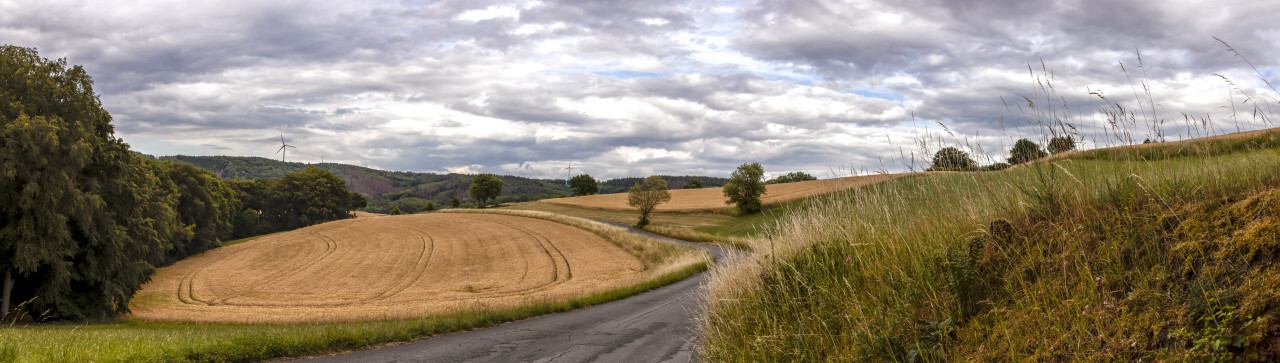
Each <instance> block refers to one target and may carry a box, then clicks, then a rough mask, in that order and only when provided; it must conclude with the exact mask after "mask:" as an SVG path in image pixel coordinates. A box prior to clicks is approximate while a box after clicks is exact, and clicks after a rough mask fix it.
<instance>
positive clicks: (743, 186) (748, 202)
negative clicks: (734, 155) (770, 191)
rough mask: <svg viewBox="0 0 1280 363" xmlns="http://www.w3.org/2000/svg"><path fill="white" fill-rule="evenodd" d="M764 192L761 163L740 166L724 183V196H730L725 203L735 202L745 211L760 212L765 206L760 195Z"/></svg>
mask: <svg viewBox="0 0 1280 363" xmlns="http://www.w3.org/2000/svg"><path fill="white" fill-rule="evenodd" d="M764 193H765V184H764V168H763V167H761V166H760V163H750V164H742V165H741V166H738V169H737V170H734V171H733V175H732V176H730V177H729V183H728V184H725V185H724V196H725V198H729V200H727V201H725V204H735V205H737V207H738V210H740V211H742V212H743V213H755V212H759V211H760V209H761V208H763V205H761V202H760V196H761V195H764Z"/></svg>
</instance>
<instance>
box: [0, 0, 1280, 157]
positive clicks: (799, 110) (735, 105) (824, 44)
mask: <svg viewBox="0 0 1280 363" xmlns="http://www.w3.org/2000/svg"><path fill="white" fill-rule="evenodd" d="M117 5H118V4H113V3H112V2H110V1H107V2H84V1H65V2H59V1H54V2H42V3H39V4H36V3H30V2H27V3H13V2H10V3H2V4H0V24H2V25H0V39H6V41H10V42H13V43H14V44H17V45H22V46H33V47H38V48H39V49H40V51H41V54H42V55H44V56H46V57H67V58H68V61H69V62H70V63H72V64H82V65H84V66H85V67H86V69H87V70H88V71H89V73H90V74H91V75H93V76H94V77H95V81H96V88H95V91H97V92H99V93H102V94H103V102H104V105H105V106H106V108H107V109H108V110H109V111H111V112H112V114H113V115H114V116H115V119H116V124H117V130H118V132H119V134H120V135H121V136H123V137H124V138H125V139H126V140H127V141H130V142H131V143H132V144H133V145H135V148H137V149H139V150H140V151H142V152H146V153H152V154H169V153H206V154H234V155H254V156H267V157H271V156H273V154H272V152H274V150H275V147H273V146H272V145H273V143H274V141H273V140H276V138H278V135H279V134H285V136H286V138H288V139H290V141H291V143H294V144H296V145H298V146H299V148H298V149H297V150H290V159H294V158H295V157H296V158H297V159H296V160H312V161H318V160H319V159H320V157H322V156H323V157H324V158H325V160H327V161H335V162H348V163H353V164H357V165H366V166H374V167H382V168H385V169H396V170H415V171H437V172H443V171H449V170H458V171H472V172H479V171H488V172H501V173H511V174H518V175H525V176H532V177H563V175H562V174H560V173H561V171H560V169H561V168H563V165H564V164H567V163H568V162H569V161H575V162H576V163H575V165H582V167H583V168H584V169H586V170H588V171H589V172H592V173H593V174H595V175H596V176H597V177H605V178H612V177H623V176H642V175H639V174H643V173H666V174H715V175H727V174H728V173H729V171H731V170H732V169H733V168H734V167H736V166H737V165H739V164H741V163H742V162H745V161H753V160H754V161H761V162H763V163H765V165H766V169H767V170H769V171H770V172H771V173H774V172H776V173H784V172H787V171H794V170H803V171H808V172H811V173H814V174H815V175H829V174H833V171H837V170H847V169H849V168H856V169H879V168H886V169H889V170H901V169H903V168H906V167H907V164H909V163H910V160H909V159H910V157H909V155H910V154H911V152H925V151H922V150H915V148H916V147H917V143H916V142H915V141H917V140H920V139H922V138H923V139H925V140H927V141H928V142H927V144H928V146H929V147H930V148H937V147H940V145H949V144H961V145H965V146H966V147H972V149H973V150H974V151H985V153H986V154H990V158H992V159H999V158H1000V157H1001V156H1000V154H1001V153H1002V152H1003V151H1002V149H1003V148H1005V147H1007V145H1010V144H1011V143H1012V139H1014V138H1016V137H1022V136H1027V135H1034V134H1036V133H1040V132H1042V131H1043V128H1042V127H1041V126H1039V125H1037V124H1036V123H1037V122H1040V121H1039V120H1037V119H1036V117H1035V114H1034V113H1035V111H1037V110H1035V109H1031V108H1029V107H1030V106H1028V103H1027V100H1026V99H1023V98H1022V97H1023V96H1026V97H1028V98H1030V100H1031V101H1032V102H1033V103H1035V104H1036V106H1039V107H1045V106H1048V105H1050V104H1056V103H1055V102H1057V103H1060V102H1061V101H1062V100H1065V101H1066V104H1067V105H1068V107H1067V108H1061V107H1058V108H1055V109H1054V110H1057V111H1055V112H1059V113H1060V114H1058V113H1055V114H1054V116H1056V117H1059V118H1060V119H1063V120H1065V121H1066V122H1069V123H1071V124H1072V125H1073V126H1076V127H1077V128H1078V130H1077V132H1079V133H1080V134H1081V135H1082V136H1087V138H1088V139H1090V140H1101V139H1100V137H1101V136H1100V135H1104V134H1106V133H1107V130H1106V129H1105V123H1104V122H1103V121H1100V119H1099V118H1098V117H1097V115H1095V114H1096V110H1097V108H1098V107H1099V106H1105V104H1104V101H1103V100H1101V99H1099V98H1098V97H1096V96H1091V95H1089V92H1091V91H1094V92H1101V93H1102V94H1104V95H1105V96H1106V97H1107V100H1109V102H1118V103H1120V104H1122V105H1123V106H1124V107H1126V108H1128V109H1131V110H1154V111H1149V112H1151V113H1154V114H1157V115H1156V116H1151V117H1153V118H1163V119H1167V120H1173V119H1178V118H1180V113H1181V112H1187V113H1189V114H1192V115H1210V116H1212V117H1214V118H1215V119H1218V120H1226V119H1228V118H1229V115H1226V116H1227V117H1224V115H1223V113H1224V112H1226V111H1224V109H1223V108H1221V107H1219V106H1222V105H1223V104H1225V103H1227V102H1229V100H1228V99H1227V94H1228V90H1227V85H1226V84H1225V82H1223V81H1222V80H1221V79H1218V78H1216V77H1214V76H1213V74H1214V73H1218V74H1222V75H1225V76H1227V77H1229V78H1230V79H1232V80H1233V81H1234V82H1236V84H1237V85H1239V86H1240V87H1241V88H1242V89H1243V91H1244V92H1249V94H1250V95H1252V96H1253V97H1255V98H1257V99H1275V98H1277V97H1280V95H1274V93H1273V92H1270V90H1266V89H1261V88H1260V87H1262V85H1261V83H1262V82H1261V81H1259V80H1258V79H1257V77H1256V75H1254V74H1253V70H1252V69H1250V68H1249V67H1248V66H1247V65H1246V64H1244V62H1243V61H1242V60H1241V59H1240V58H1238V57H1236V56H1235V55H1234V54H1232V53H1230V52H1228V51H1227V50H1226V48H1225V47H1224V46H1223V45H1222V44H1220V43H1219V42H1218V41H1216V40H1214V39H1213V38H1211V36H1218V37H1220V38H1222V39H1224V40H1227V41H1229V42H1231V45H1232V46H1234V47H1235V49H1237V50H1239V51H1240V53H1242V54H1244V55H1246V56H1248V57H1250V59H1252V60H1253V61H1254V62H1255V64H1257V65H1258V66H1259V67H1261V71H1262V72H1263V73H1264V74H1266V75H1267V76H1268V77H1272V82H1273V83H1280V79H1276V78H1275V77H1276V76H1277V72H1276V68H1275V65H1274V64H1270V63H1268V62H1265V61H1264V60H1270V59H1276V58H1278V56H1280V26H1278V25H1276V24H1275V22H1274V19H1273V17H1274V16H1272V15H1271V14H1275V13H1276V12H1277V10H1280V6H1277V5H1275V4H1269V3H1266V2H1244V1H1228V2H1225V3H1224V2H1207V1H1206V2H1197V3H1179V4H1170V3H1167V2H1158V1H1128V2H1112V1H1103V0H1085V1H1043V2H1023V1H975V0H967V1H944V0H909V1H871V2H857V3H853V2H841V1H757V2H751V3H743V4H738V3H736V2H715V1H695V2H686V1H659V2H619V1H517V2H503V1H439V2H427V3H415V2H394V3H376V2H348V1H321V2H316V1H305V2H303V1H287V2H248V1H244V2H238V1H237V2H227V3H217V4H209V5H204V4H199V3H151V2H130V3H129V5H130V6H117ZM1136 51H1141V54H1142V59H1141V62H1139V60H1138V58H1137V54H1136V53H1135V52H1136ZM1041 62H1043V64H1044V65H1043V66H1041ZM1121 63H1123V64H1124V67H1125V70H1126V71H1127V72H1126V71H1121V69H1120V64H1121ZM1140 66H1141V67H1140ZM1029 67H1030V68H1031V69H1028V68H1029ZM1050 81H1051V82H1052V83H1051V84H1052V85H1053V87H1052V89H1050V88H1048V87H1047V85H1048V84H1050V83H1049V82H1050ZM1037 82H1040V83H1037ZM1040 85H1046V86H1045V87H1043V88H1042V87H1041V86H1040ZM1144 85H1145V86H1148V87H1149V88H1150V90H1151V93H1152V96H1153V97H1152V98H1153V99H1155V103H1156V105H1151V104H1149V102H1148V101H1146V100H1145V96H1142V97H1134V95H1133V93H1134V89H1142V87H1143V86H1144ZM1046 91H1052V93H1051V94H1046V93H1045V92H1046ZM1268 95H1270V96H1268ZM1266 97H1271V98H1266ZM1002 98H1003V99H1004V102H1002V101H1001V99H1002ZM1240 98H1241V97H1239V96H1236V97H1235V101H1236V102H1240ZM1041 110H1043V109H1041ZM939 123H940V124H942V125H946V127H947V128H948V129H949V130H950V131H951V133H950V134H948V133H946V132H944V131H942V127H941V126H939ZM1246 126H1247V127H1263V126H1266V125H1265V124H1261V123H1252V124H1247V125H1246ZM1135 127H1137V128H1140V129H1141V128H1142V126H1141V125H1138V126H1135ZM1164 127H1165V128H1168V130H1138V131H1141V132H1145V133H1155V132H1163V133H1165V134H1167V135H1177V134H1179V133H1189V131H1185V130H1180V129H1179V127H1183V128H1185V126H1178V124H1177V123H1176V122H1167V123H1166V124H1165V126H1164ZM1218 128H1219V129H1222V130H1226V129H1234V125H1231V126H1229V127H1228V126H1219V127H1218ZM952 134H954V135H955V136H952ZM1096 142H1097V143H1099V144H1101V143H1103V141H1096ZM903 155H907V156H908V157H907V159H908V160H903Z"/></svg>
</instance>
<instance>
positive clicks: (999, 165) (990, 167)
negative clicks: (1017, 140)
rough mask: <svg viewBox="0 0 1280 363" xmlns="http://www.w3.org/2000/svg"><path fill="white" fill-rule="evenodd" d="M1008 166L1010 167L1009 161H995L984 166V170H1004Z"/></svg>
mask: <svg viewBox="0 0 1280 363" xmlns="http://www.w3.org/2000/svg"><path fill="white" fill-rule="evenodd" d="M1008 168H1009V164H1008V163H995V164H991V165H987V166H984V167H982V171H997V170H1004V169H1008Z"/></svg>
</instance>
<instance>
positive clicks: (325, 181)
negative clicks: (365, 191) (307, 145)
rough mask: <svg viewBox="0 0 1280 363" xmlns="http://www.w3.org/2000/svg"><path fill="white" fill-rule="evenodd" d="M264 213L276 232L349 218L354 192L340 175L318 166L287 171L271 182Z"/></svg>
mask: <svg viewBox="0 0 1280 363" xmlns="http://www.w3.org/2000/svg"><path fill="white" fill-rule="evenodd" d="M270 194H271V199H270V200H271V204H270V205H269V206H268V208H267V209H266V210H264V212H265V213H267V214H268V215H269V216H270V217H271V219H272V225H273V226H274V227H275V230H277V231H284V230H291V229H297V228H302V227H306V226H310V225H313V224H318V223H324V222H328V221H334V220H339V219H343V218H349V217H350V216H351V214H350V213H349V212H350V211H351V193H350V192H349V191H348V190H347V185H346V183H345V182H343V181H342V179H339V178H338V176H337V175H333V173H331V172H329V171H328V170H324V169H321V168H318V167H315V166H309V167H307V168H306V169H304V170H302V171H299V172H296V173H289V174H285V175H284V177H283V178H280V179H279V180H276V181H275V182H274V183H272V185H271V192H270Z"/></svg>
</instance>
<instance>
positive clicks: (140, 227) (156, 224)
mask: <svg viewBox="0 0 1280 363" xmlns="http://www.w3.org/2000/svg"><path fill="white" fill-rule="evenodd" d="M155 174H156V173H155V170H154V169H152V168H151V167H150V166H149V165H148V164H146V163H145V162H144V159H142V158H141V157H139V156H137V155H135V154H134V153H133V152H131V151H130V150H129V146H128V145H127V144H125V143H124V142H123V141H121V140H120V139H118V138H116V137H115V135H114V128H113V127H112V125H111V115H109V114H108V113H107V112H106V110H104V109H102V106H101V103H100V101H99V100H98V96H97V95H96V94H94V92H93V80H92V79H91V78H90V77H89V75H88V74H87V73H86V72H85V71H84V69H83V68H81V67H79V66H75V67H68V66H67V64H66V61H65V60H57V61H50V60H48V59H45V58H41V57H40V56H39V54H38V53H36V51H35V50H34V49H30V48H19V47H13V46H4V47H2V48H0V271H3V272H11V273H12V275H13V279H14V281H15V282H14V285H13V287H12V290H11V291H10V292H11V298H12V301H28V300H29V301H30V302H28V303H27V305H25V307H24V308H25V309H26V310H27V311H30V312H37V314H42V315H43V317H44V318H53V319H79V318H85V317H105V316H109V315H112V314H114V313H117V312H123V311H126V310H127V307H128V303H129V299H131V298H132V297H133V292H134V291H136V290H137V289H138V288H139V287H140V286H141V285H142V283H143V282H145V281H147V279H148V278H149V277H150V275H151V273H152V272H153V271H154V267H153V266H152V265H151V264H150V263H148V261H156V260H162V259H163V258H164V254H165V250H166V248H167V247H168V241H169V240H170V239H172V238H175V237H177V238H182V237H185V236H186V235H187V234H189V233H190V232H189V231H184V230H183V229H182V228H181V226H179V222H178V218H177V214H176V213H175V212H174V210H173V207H172V205H173V204H174V203H175V202H176V199H177V196H175V195H173V194H172V192H171V191H167V190H163V189H161V188H160V187H159V185H158V184H159V183H160V181H159V180H158V179H157V178H156V175H155ZM33 315H35V314H33ZM37 317H41V316H37Z"/></svg>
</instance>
